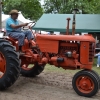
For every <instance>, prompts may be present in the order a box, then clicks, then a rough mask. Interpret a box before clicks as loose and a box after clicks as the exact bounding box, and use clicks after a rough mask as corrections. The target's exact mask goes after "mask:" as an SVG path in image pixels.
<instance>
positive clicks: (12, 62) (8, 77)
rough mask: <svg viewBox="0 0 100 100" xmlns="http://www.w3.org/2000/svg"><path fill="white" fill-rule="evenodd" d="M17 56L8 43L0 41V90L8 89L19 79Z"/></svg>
mask: <svg viewBox="0 0 100 100" xmlns="http://www.w3.org/2000/svg"><path fill="white" fill-rule="evenodd" d="M19 64H20V63H19V59H18V55H17V54H16V52H15V49H14V47H13V46H11V44H10V43H9V41H6V40H4V39H0V90H4V89H6V88H8V87H10V86H11V85H12V84H13V83H14V82H15V81H16V80H17V78H18V77H19V74H20V65H19Z"/></svg>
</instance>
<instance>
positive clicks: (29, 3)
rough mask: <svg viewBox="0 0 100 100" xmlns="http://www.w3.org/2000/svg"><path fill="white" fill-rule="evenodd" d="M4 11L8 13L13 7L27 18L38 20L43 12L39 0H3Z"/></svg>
mask: <svg viewBox="0 0 100 100" xmlns="http://www.w3.org/2000/svg"><path fill="white" fill-rule="evenodd" d="M3 2H4V4H3V12H4V13H5V14H8V13H9V12H10V11H11V10H12V9H17V10H18V11H21V12H22V14H23V15H24V16H25V17H26V18H30V19H31V20H38V18H40V17H41V15H42V14H43V8H42V7H41V4H40V2H39V0H3Z"/></svg>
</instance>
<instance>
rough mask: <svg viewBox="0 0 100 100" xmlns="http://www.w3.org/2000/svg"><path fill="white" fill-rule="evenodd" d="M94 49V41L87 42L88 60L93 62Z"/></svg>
mask: <svg viewBox="0 0 100 100" xmlns="http://www.w3.org/2000/svg"><path fill="white" fill-rule="evenodd" d="M94 49H95V48H94V43H89V62H93V57H94Z"/></svg>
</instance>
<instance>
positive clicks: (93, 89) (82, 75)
mask: <svg viewBox="0 0 100 100" xmlns="http://www.w3.org/2000/svg"><path fill="white" fill-rule="evenodd" d="M99 84H100V81H99V78H98V77H97V74H95V73H94V72H92V71H89V70H83V71H79V72H78V73H76V74H75V75H74V77H73V80H72V86H73V88H74V90H75V92H76V93H77V94H78V95H80V96H85V97H91V96H94V95H95V94H96V93H97V92H98V90H99Z"/></svg>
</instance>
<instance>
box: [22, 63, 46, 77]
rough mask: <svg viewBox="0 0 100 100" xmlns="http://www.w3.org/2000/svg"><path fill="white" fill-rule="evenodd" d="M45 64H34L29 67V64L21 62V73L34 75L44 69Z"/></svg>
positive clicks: (27, 75)
mask: <svg viewBox="0 0 100 100" xmlns="http://www.w3.org/2000/svg"><path fill="white" fill-rule="evenodd" d="M44 67H45V65H39V64H38V63H36V64H34V65H33V67H31V68H29V64H23V65H22V66H21V74H22V76H25V77H35V76H36V75H39V74H40V73H41V72H42V71H43V70H44Z"/></svg>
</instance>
